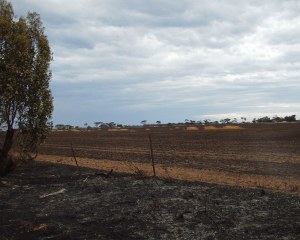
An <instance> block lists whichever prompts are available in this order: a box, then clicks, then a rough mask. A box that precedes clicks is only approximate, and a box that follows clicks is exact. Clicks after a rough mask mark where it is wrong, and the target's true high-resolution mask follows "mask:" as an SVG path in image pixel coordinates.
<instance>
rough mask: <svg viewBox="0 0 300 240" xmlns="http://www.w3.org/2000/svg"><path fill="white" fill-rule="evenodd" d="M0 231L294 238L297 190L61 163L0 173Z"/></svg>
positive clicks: (19, 235) (15, 234)
mask: <svg viewBox="0 0 300 240" xmlns="http://www.w3.org/2000/svg"><path fill="white" fill-rule="evenodd" d="M0 180H1V182H0V198H1V202H0V218H1V225H0V239H1V240H2V239H107V240H108V239H203V240H204V239H207V240H208V239H230V240H233V239H237V240H241V239H295V240H297V239H300V217H299V216H300V196H299V195H296V194H295V195H293V194H287V193H278V192H270V191H267V190H264V189H246V188H239V187H231V186H221V185H215V184H207V183H200V182H187V181H179V180H172V179H159V178H151V177H146V176H143V175H142V174H137V175H128V174H119V173H118V174H117V173H114V172H112V173H109V172H99V171H98V170H94V169H87V168H77V167H72V166H65V165H61V164H49V163H40V162H39V163H37V162H31V163H26V164H21V165H19V166H18V168H17V169H16V170H15V171H14V172H13V173H12V174H10V175H8V176H7V177H5V178H1V179H0Z"/></svg>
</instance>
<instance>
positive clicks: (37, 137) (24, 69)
mask: <svg viewBox="0 0 300 240" xmlns="http://www.w3.org/2000/svg"><path fill="white" fill-rule="evenodd" d="M51 60H52V54H51V50H50V47H49V43H48V39H47V37H46V35H45V34H44V28H43V27H42V22H41V20H40V16H39V15H38V14H37V13H28V15H27V17H26V18H23V17H21V18H19V19H17V20H14V11H13V8H12V5H11V4H10V3H9V2H7V1H6V0H0V126H5V129H6V136H5V139H4V143H3V147H2V150H1V153H0V174H1V175H3V174H5V173H6V172H7V171H8V170H7V166H8V165H9V164H10V163H9V162H10V160H9V159H10V158H9V152H10V150H11V148H12V145H13V139H14V135H15V129H18V136H19V138H18V139H19V141H18V142H19V144H20V146H21V150H22V151H23V152H32V151H35V150H36V147H37V146H38V145H39V144H40V143H41V142H42V141H43V140H44V139H45V137H46V134H47V132H48V130H49V127H50V122H49V119H50V118H51V114H52V110H53V105H52V95H51V91H50V89H49V81H50V79H51V72H50V70H49V67H50V62H51Z"/></svg>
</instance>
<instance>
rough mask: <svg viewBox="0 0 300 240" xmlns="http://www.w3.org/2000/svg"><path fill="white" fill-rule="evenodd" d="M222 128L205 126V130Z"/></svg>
mask: <svg viewBox="0 0 300 240" xmlns="http://www.w3.org/2000/svg"><path fill="white" fill-rule="evenodd" d="M219 129H220V128H216V127H215V126H204V130H219Z"/></svg>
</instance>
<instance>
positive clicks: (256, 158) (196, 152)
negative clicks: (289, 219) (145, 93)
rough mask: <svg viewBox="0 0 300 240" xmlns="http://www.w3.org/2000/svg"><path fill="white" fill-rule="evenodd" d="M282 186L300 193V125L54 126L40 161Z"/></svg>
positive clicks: (233, 183) (173, 176)
mask: <svg viewBox="0 0 300 240" xmlns="http://www.w3.org/2000/svg"><path fill="white" fill-rule="evenodd" d="M149 134H151V137H152V142H153V152H154V160H155V164H156V172H157V175H159V176H162V177H170V178H177V179H185V180H192V181H204V182H213V183H220V184H229V185H239V186H245V187H261V188H266V189H273V190H279V191H289V192H300V124H298V123H281V124H248V125H243V126H242V128H241V127H239V128H237V127H227V128H221V127H218V129H215V128H214V127H208V128H207V127H206V128H205V127H204V126H200V127H198V128H194V129H188V128H187V127H152V128H149V127H138V128H129V129H127V130H113V131H112V130H90V131H87V130H82V131H54V132H52V133H51V134H50V136H49V138H48V139H47V141H46V142H45V143H44V144H43V145H42V146H41V147H40V149H39V153H40V155H39V157H38V160H42V161H50V162H61V163H63V164H71V165H74V164H75V161H74V159H73V157H72V155H73V154H72V149H71V143H72V145H73V149H74V151H75V156H76V158H77V161H78V164H79V165H80V166H86V167H93V168H98V169H105V170H110V169H113V170H114V171H119V172H133V173H138V174H144V175H151V174H152V167H151V159H150V151H149Z"/></svg>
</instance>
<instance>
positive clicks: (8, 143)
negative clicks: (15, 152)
mask: <svg viewBox="0 0 300 240" xmlns="http://www.w3.org/2000/svg"><path fill="white" fill-rule="evenodd" d="M14 133H15V132H14V130H13V129H9V130H7V131H6V135H5V140H4V144H3V149H2V150H0V176H5V175H6V174H8V173H9V172H10V171H12V170H13V166H14V164H13V161H12V158H11V157H10V156H9V151H10V149H11V148H12V145H13V138H14Z"/></svg>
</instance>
